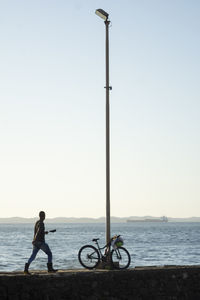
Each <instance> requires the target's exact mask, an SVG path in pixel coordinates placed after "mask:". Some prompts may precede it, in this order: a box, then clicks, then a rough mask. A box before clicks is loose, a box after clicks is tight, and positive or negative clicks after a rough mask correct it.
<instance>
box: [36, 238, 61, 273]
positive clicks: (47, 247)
mask: <svg viewBox="0 0 200 300" xmlns="http://www.w3.org/2000/svg"><path fill="white" fill-rule="evenodd" d="M40 249H42V250H43V251H44V252H45V253H46V254H47V255H48V263H47V268H48V272H56V271H57V270H54V268H53V265H52V252H51V250H50V248H49V246H48V244H46V243H43V244H42V246H41V247H40Z"/></svg>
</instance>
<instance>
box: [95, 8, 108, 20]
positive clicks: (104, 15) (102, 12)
mask: <svg viewBox="0 0 200 300" xmlns="http://www.w3.org/2000/svg"><path fill="white" fill-rule="evenodd" d="M95 14H96V15H97V16H99V17H100V18H102V19H103V20H104V21H107V20H108V16H109V14H108V13H107V12H105V10H103V9H101V8H99V9H96V11H95Z"/></svg>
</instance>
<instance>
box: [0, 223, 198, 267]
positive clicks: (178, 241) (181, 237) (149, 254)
mask: <svg viewBox="0 0 200 300" xmlns="http://www.w3.org/2000/svg"><path fill="white" fill-rule="evenodd" d="M33 227H34V224H0V272H10V271H20V270H23V268H24V264H25V262H27V260H28V258H29V257H30V255H31V253H32V243H31V242H32V239H33ZM51 229H56V232H55V233H49V234H48V235H46V242H47V243H48V245H49V247H50V248H51V250H52V253H53V263H54V267H55V268H58V269H82V267H81V265H80V263H79V261H78V251H79V249H80V248H81V247H82V246H83V245H86V244H91V245H94V243H93V242H92V239H93V238H99V239H100V240H99V243H100V245H101V246H102V247H103V246H104V245H105V240H106V233H105V230H106V226H105V224H104V223H76V224H75V223H57V224H52V223H47V224H45V230H51ZM115 234H120V235H121V236H122V238H123V240H124V247H125V248H126V249H127V250H128V251H129V253H130V255H131V265H130V267H131V268H134V267H137V266H138V267H139V266H164V265H199V264H200V223H182V222H181V223H178V222H177V223H173V222H160V223H158V222H157V223H154V222H133V223H131V222H130V223H113V224H111V235H115ZM46 263H47V257H46V254H45V253H43V252H42V251H41V250H40V251H39V252H38V255H37V257H36V259H35V261H33V262H32V264H31V266H30V269H32V270H38V269H40V270H44V269H46Z"/></svg>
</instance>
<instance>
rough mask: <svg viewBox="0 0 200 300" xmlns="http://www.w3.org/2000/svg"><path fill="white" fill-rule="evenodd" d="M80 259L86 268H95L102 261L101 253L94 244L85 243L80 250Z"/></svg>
mask: <svg viewBox="0 0 200 300" xmlns="http://www.w3.org/2000/svg"><path fill="white" fill-rule="evenodd" d="M78 260H79V262H80V264H81V265H82V266H83V267H84V268H86V269H90V270H91V269H94V268H95V267H96V266H97V265H98V263H99V262H100V255H99V252H98V250H97V248H95V247H94V246H91V245H85V246H83V247H82V248H81V249H80V250H79V252H78Z"/></svg>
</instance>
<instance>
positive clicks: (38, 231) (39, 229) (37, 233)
mask: <svg viewBox="0 0 200 300" xmlns="http://www.w3.org/2000/svg"><path fill="white" fill-rule="evenodd" d="M44 232H45V228H44V223H43V221H41V220H38V221H37V222H36V223H35V228H34V238H33V242H45V238H44V235H45V233H44Z"/></svg>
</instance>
